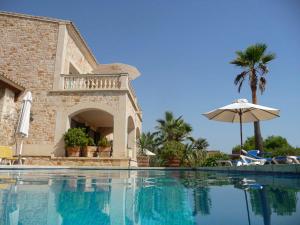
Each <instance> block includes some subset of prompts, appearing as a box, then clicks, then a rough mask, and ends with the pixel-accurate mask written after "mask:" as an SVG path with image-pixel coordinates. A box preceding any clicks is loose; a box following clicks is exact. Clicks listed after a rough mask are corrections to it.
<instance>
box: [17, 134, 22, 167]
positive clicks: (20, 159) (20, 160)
mask: <svg viewBox="0 0 300 225" xmlns="http://www.w3.org/2000/svg"><path fill="white" fill-rule="evenodd" d="M22 150H23V138H22V139H21V143H20V147H19V156H18V164H22V158H21V157H22Z"/></svg>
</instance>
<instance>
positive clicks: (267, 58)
mask: <svg viewBox="0 0 300 225" xmlns="http://www.w3.org/2000/svg"><path fill="white" fill-rule="evenodd" d="M275 58H276V55H275V54H274V53H269V54H267V55H264V56H263V57H262V58H261V61H262V63H263V64H266V63H268V62H270V61H272V60H273V59H275Z"/></svg>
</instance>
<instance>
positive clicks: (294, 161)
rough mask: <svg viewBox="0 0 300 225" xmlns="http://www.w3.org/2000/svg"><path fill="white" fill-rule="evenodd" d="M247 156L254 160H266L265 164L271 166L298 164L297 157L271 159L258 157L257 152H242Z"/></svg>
mask: <svg viewBox="0 0 300 225" xmlns="http://www.w3.org/2000/svg"><path fill="white" fill-rule="evenodd" d="M244 153H246V154H247V155H248V156H251V157H253V158H256V159H266V160H267V163H269V164H271V163H273V164H280V163H284V164H300V162H299V157H297V156H276V157H273V158H263V157H260V156H258V154H259V150H249V151H248V152H246V151H244Z"/></svg>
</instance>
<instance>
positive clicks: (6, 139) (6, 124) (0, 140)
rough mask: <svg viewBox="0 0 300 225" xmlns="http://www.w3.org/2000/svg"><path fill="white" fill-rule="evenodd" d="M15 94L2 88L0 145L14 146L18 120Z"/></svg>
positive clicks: (0, 97)
mask: <svg viewBox="0 0 300 225" xmlns="http://www.w3.org/2000/svg"><path fill="white" fill-rule="evenodd" d="M14 99H15V94H14V92H13V91H11V90H10V89H7V88H3V87H2V88H1V86H0V145H13V144H14V143H15V139H14V133H15V129H16V125H17V120H18V111H17V104H16V103H15V101H14Z"/></svg>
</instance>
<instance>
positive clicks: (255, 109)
mask: <svg viewBox="0 0 300 225" xmlns="http://www.w3.org/2000/svg"><path fill="white" fill-rule="evenodd" d="M203 115H204V116H205V117H207V118H208V119H209V120H217V121H222V122H231V123H240V133H241V147H243V125H242V124H243V123H250V122H255V121H260V120H270V119H273V118H276V117H279V109H274V108H270V107H266V106H261V105H256V104H252V103H249V102H248V100H247V99H238V100H236V101H234V102H233V103H232V104H230V105H226V106H223V107H221V108H219V109H215V110H212V111H210V112H207V113H203Z"/></svg>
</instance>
